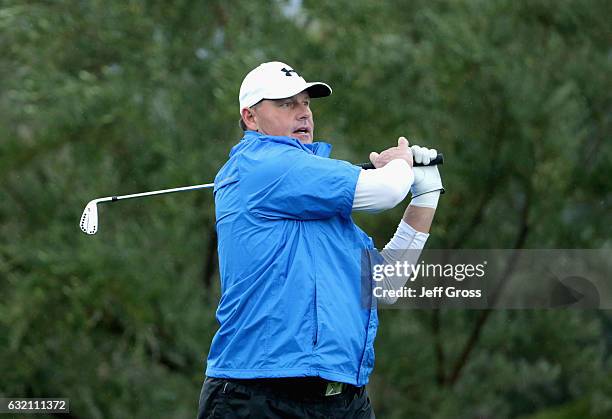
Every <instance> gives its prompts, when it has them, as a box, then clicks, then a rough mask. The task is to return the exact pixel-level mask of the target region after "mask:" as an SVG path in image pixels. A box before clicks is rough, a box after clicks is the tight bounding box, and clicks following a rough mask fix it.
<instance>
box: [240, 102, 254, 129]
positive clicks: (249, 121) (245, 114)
mask: <svg viewBox="0 0 612 419" xmlns="http://www.w3.org/2000/svg"><path fill="white" fill-rule="evenodd" d="M240 117H241V118H242V121H243V122H244V125H246V127H247V129H249V130H251V131H257V117H256V116H255V113H254V112H253V110H252V109H251V108H243V109H242V110H241V111H240Z"/></svg>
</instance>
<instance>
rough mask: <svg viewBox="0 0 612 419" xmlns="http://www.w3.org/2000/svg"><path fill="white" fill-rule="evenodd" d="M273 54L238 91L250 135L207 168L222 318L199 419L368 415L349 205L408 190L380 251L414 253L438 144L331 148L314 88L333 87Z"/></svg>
mask: <svg viewBox="0 0 612 419" xmlns="http://www.w3.org/2000/svg"><path fill="white" fill-rule="evenodd" d="M331 92H332V90H331V88H330V87H329V86H328V85H327V84H325V83H320V82H316V83H307V82H306V81H305V80H304V79H303V78H302V77H301V76H300V75H299V74H298V73H297V72H296V71H295V70H294V69H293V68H291V67H290V66H288V65H287V64H284V63H281V62H270V63H264V64H262V65H260V66H259V67H257V68H255V69H254V70H252V71H251V72H250V73H249V74H248V75H247V76H246V77H245V79H244V81H243V83H242V86H241V88H240V96H239V100H240V114H241V126H242V127H243V129H244V130H245V133H244V138H243V139H242V140H241V141H240V143H239V144H237V145H236V146H235V147H234V148H233V149H232V151H231V153H230V158H229V160H228V162H227V163H226V164H225V165H224V166H223V168H222V169H221V170H220V171H219V173H218V174H217V176H216V178H215V204H216V220H217V233H218V237H219V249H218V250H219V266H220V276H221V293H222V295H221V300H220V302H219V307H218V310H217V320H218V322H219V324H220V328H219V330H218V331H217V333H216V335H215V337H214V339H213V342H212V345H211V348H210V352H209V355H208V363H207V368H206V375H207V378H206V380H205V382H204V385H203V388H202V393H201V396H200V408H199V415H198V417H199V418H209V417H219V418H242V417H255V418H271V417H278V418H286V417H320V418H335V417H349V418H370V417H374V413H373V411H372V407H371V405H370V400H369V398H368V396H367V392H366V391H365V384H367V382H368V377H369V375H370V372H371V371H372V367H373V362H374V350H373V343H374V337H375V334H376V328H377V325H378V318H377V315H376V309H375V308H373V307H364V306H363V305H362V300H361V298H360V297H361V282H360V275H361V272H360V269H361V252H362V251H364V250H369V249H373V248H374V246H373V243H372V240H371V239H370V237H369V236H368V235H366V234H365V233H364V232H363V231H362V230H361V229H359V227H357V226H356V225H355V224H354V223H353V221H352V219H351V212H352V211H371V212H376V211H381V210H385V209H388V208H392V207H394V206H395V205H397V204H398V203H399V202H400V201H401V200H403V199H404V198H405V196H406V195H407V194H408V191H409V190H411V191H412V195H413V199H412V201H411V203H410V205H409V206H408V208H407V209H406V212H405V213H404V217H403V220H402V221H401V222H400V226H399V227H398V230H397V232H396V234H395V235H394V237H393V238H392V240H391V241H390V242H389V244H388V245H387V247H386V248H388V249H410V248H412V249H414V248H416V249H420V248H422V247H423V246H424V244H425V241H426V239H427V237H428V235H427V234H426V233H427V232H428V231H429V228H430V225H431V222H432V219H433V215H434V212H435V208H436V206H437V202H438V197H439V195H440V191H441V190H442V189H443V188H442V183H441V180H440V175H439V172H438V169H437V168H436V167H435V166H432V167H423V168H418V169H419V170H417V168H415V169H414V170H413V169H412V163H413V156H412V152H413V151H414V153H415V159H417V161H423V162H424V163H428V162H429V159H430V158H433V157H434V156H435V155H436V151H435V150H428V149H425V148H421V147H416V146H413V148H412V149H411V148H409V147H408V141H407V140H406V139H405V138H403V137H401V138H400V139H399V140H398V145H397V147H392V148H390V149H388V150H385V151H383V152H382V153H380V154H378V153H375V152H373V153H371V155H370V160H371V161H372V163H373V164H374V166H375V167H376V169H374V170H367V171H366V170H361V169H360V168H359V167H357V166H354V165H352V164H350V163H348V162H344V161H340V160H333V159H330V158H329V153H330V150H331V146H330V145H329V144H327V143H323V142H313V139H314V120H313V116H312V112H311V109H310V101H311V99H313V98H317V97H324V96H328V95H330V94H331Z"/></svg>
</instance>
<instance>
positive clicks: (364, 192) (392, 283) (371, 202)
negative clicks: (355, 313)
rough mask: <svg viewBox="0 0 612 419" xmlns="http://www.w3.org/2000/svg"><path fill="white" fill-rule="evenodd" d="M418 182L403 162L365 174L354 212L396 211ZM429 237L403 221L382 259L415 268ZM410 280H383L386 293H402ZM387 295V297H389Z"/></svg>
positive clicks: (383, 299) (359, 183)
mask: <svg viewBox="0 0 612 419" xmlns="http://www.w3.org/2000/svg"><path fill="white" fill-rule="evenodd" d="M413 182H414V174H413V172H412V168H411V167H410V165H409V164H408V163H407V162H406V161H404V160H401V159H397V160H392V161H390V162H389V163H388V164H387V165H385V166H384V167H382V168H380V169H373V170H362V171H361V173H360V175H359V179H358V181H357V187H356V188H355V198H354V200H353V210H354V211H366V212H379V211H383V210H386V209H390V208H393V207H395V206H396V205H397V204H399V203H400V202H401V201H403V200H404V198H406V195H408V192H409V191H410V187H411V186H412V183H413ZM428 237H429V234H427V233H422V232H419V231H416V230H415V229H414V228H412V227H411V226H410V225H409V224H408V223H406V222H405V221H404V220H401V221H400V223H399V226H398V227H397V230H396V231H395V234H394V235H393V237H392V238H391V240H390V241H389V243H387V245H386V246H385V247H384V249H383V251H382V252H381V255H382V256H383V258H384V260H385V262H386V263H387V264H390V265H393V264H394V263H395V262H396V261H402V262H403V261H407V262H408V263H410V264H413V265H415V264H416V263H417V261H418V258H419V256H420V254H421V252H420V251H421V250H422V249H423V248H424V247H425V243H426V242H427V238H428ZM408 279H409V277H408V276H406V277H387V276H385V277H384V278H383V280H382V284H381V286H382V288H383V289H384V290H392V289H394V290H398V289H401V287H403V286H404V285H405V284H406V282H407V281H408ZM385 295H386V294H385ZM396 300H397V298H390V297H381V298H378V302H379V303H381V304H393V303H395V301H396Z"/></svg>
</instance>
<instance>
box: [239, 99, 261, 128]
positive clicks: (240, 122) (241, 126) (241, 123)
mask: <svg viewBox="0 0 612 419" xmlns="http://www.w3.org/2000/svg"><path fill="white" fill-rule="evenodd" d="M264 100H265V99H262V100H260V101H259V102H257V103H256V104H254V105H253V106H249V108H251V109H253V108H256V107H257V106H259V104H260V103H261V102H263V101H264ZM238 125H240V128H241V129H242V130H243V131H246V130H248V129H249V128H248V127H247V126H246V124H245V123H244V121H243V120H242V115H240V120H239V121H238Z"/></svg>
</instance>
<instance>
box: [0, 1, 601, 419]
mask: <svg viewBox="0 0 612 419" xmlns="http://www.w3.org/2000/svg"><path fill="white" fill-rule="evenodd" d="M610 16H612V3H610V2H608V1H606V0H591V1H588V2H586V4H585V3H584V2H578V1H571V0H563V1H555V2H553V1H550V0H535V1H529V2H515V1H510V0H494V1H491V0H473V1H469V0H461V1H437V2H430V1H423V0H418V1H410V2H407V1H398V0H393V1H387V2H372V1H366V0H353V1H347V0H341V1H335V2H315V1H304V2H302V1H283V0H267V1H258V2H238V1H235V0H230V1H225V2H221V1H217V0H212V1H206V2H191V1H186V0H176V1H174V2H171V3H168V2H160V1H99V0H92V1H87V2H75V1H69V0H61V1H54V2H45V1H33V2H18V1H3V2H0V49H1V50H2V51H3V54H2V56H1V58H0V182H1V185H2V189H1V190H2V199H0V236H1V237H3V240H2V242H0V290H1V293H2V294H1V296H2V298H1V299H0V376H1V377H2V380H1V382H0V394H1V395H4V396H21V397H54V396H57V397H67V398H70V399H71V401H72V410H73V413H74V416H75V417H87V418H89V417H91V418H106V417H112V418H123V417H125V418H133V417H147V418H155V417H175V418H182V417H192V416H193V415H194V413H195V409H196V406H197V397H198V393H199V389H200V385H201V381H202V378H203V368H204V360H205V357H206V353H207V350H208V345H209V344H210V340H211V337H212V335H213V334H214V331H215V328H216V325H215V318H214V311H215V308H216V303H217V301H218V298H219V287H218V276H217V275H216V274H214V275H213V276H212V278H210V277H209V273H210V272H211V271H212V272H213V273H214V269H213V268H214V266H216V265H215V263H216V262H215V261H214V258H212V259H211V258H209V257H208V256H209V251H210V249H211V248H212V247H214V238H213V232H214V201H213V198H212V195H211V194H210V193H209V192H194V193H191V194H180V195H174V196H168V197H159V198H151V199H148V200H146V201H145V200H142V201H128V202H125V203H123V202H122V203H118V204H114V205H101V206H100V221H101V222H100V232H99V233H98V235H97V236H94V237H85V236H83V235H82V234H81V233H80V232H79V231H78V227H77V221H78V218H79V216H80V211H81V210H82V208H83V207H84V205H85V204H86V202H87V201H88V200H90V199H92V198H94V197H99V196H108V195H113V194H124V193H132V192H139V191H146V190H153V189H161V188H166V187H173V186H181V185H189V184H194V183H204V182H208V181H211V180H212V179H213V178H214V175H215V173H216V172H217V170H218V169H219V168H220V166H221V165H222V164H223V162H224V161H225V159H226V158H227V154H228V152H229V150H230V148H231V147H232V145H233V144H235V143H236V142H237V141H238V140H239V138H240V134H241V132H240V130H239V128H238V125H237V120H238V104H237V93H238V88H239V85H240V82H241V80H242V78H243V77H244V75H245V74H246V72H247V71H248V70H249V69H250V68H252V67H253V66H255V65H257V64H258V63H260V62H262V61H267V60H274V59H277V60H282V61H286V62H288V63H290V64H292V65H294V66H295V67H296V68H298V69H299V70H300V72H301V73H302V74H303V75H305V77H306V78H308V79H317V80H324V81H328V82H329V83H330V84H331V85H332V87H333V88H334V94H333V95H332V96H331V97H330V98H329V99H325V100H320V101H315V103H314V111H315V117H316V122H317V134H318V136H320V137H321V138H323V139H326V140H328V141H330V142H331V143H333V144H334V150H335V155H334V156H335V157H336V158H341V159H346V160H350V161H355V162H357V161H364V160H365V158H366V156H367V155H368V153H369V152H370V151H372V150H377V151H379V150H382V149H384V148H387V147H390V146H393V145H394V143H395V141H396V139H397V137H398V136H400V135H406V136H408V138H409V139H410V140H411V141H414V142H416V143H419V144H422V145H426V146H430V147H435V148H437V149H439V150H441V151H443V152H444V153H445V155H446V159H447V160H446V164H445V166H444V167H443V168H442V174H443V180H444V184H445V186H446V188H447V193H446V194H445V195H444V196H443V197H442V199H441V203H440V207H439V209H438V212H437V215H436V220H435V225H434V227H433V229H432V235H431V238H430V239H429V240H430V241H429V244H428V245H429V246H430V247H439V248H443V247H445V248H460V247H461V248H513V247H527V248H529V247H531V248H599V247H606V248H609V247H610V245H611V244H612V243H611V242H610V237H611V234H610V233H611V232H612V231H611V230H610V217H609V211H610V208H611V205H612V195H611V194H610V190H611V188H610V178H609V174H610V173H612V149H611V147H610V145H609V141H607V140H609V138H610V132H611V129H610V128H611V123H612V121H611V119H612V99H611V95H610V92H611V91H612V83H611V79H610V75H611V74H612V71H611V70H612V68H611V67H612V61H611V60H610V45H609V41H610V29H609V20H610ZM402 211H403V208H400V207H398V208H396V209H394V210H392V211H388V212H386V213H384V214H377V215H359V216H356V217H355V219H356V221H357V222H358V224H359V225H360V226H362V227H363V229H364V230H365V231H367V232H368V233H369V234H370V235H371V236H372V237H373V238H374V239H375V242H376V243H377V244H378V245H379V246H382V245H384V243H385V242H386V241H387V240H388V238H389V237H390V236H391V235H392V233H393V231H394V229H395V226H396V225H397V223H398V221H399V219H400V216H401V214H402ZM208 280H211V283H212V285H207V284H208V282H207V281H208ZM480 315H481V313H480V312H474V311H471V312H463V311H443V312H437V313H435V312H429V311H401V312H400V311H385V312H383V313H381V328H380V331H379V335H378V339H377V364H376V365H377V366H376V370H375V373H374V374H373V376H372V384H371V386H370V391H371V393H372V398H373V400H374V403H375V405H376V408H377V413H378V415H379V416H381V417H389V418H393V417H397V418H404V417H435V418H476V417H478V418H488V417H495V418H503V417H518V416H522V417H529V418H531V419H536V418H538V419H540V418H542V419H543V418H565V417H587V416H586V415H591V417H593V418H596V417H609V415H610V413H611V412H612V397H611V394H612V382H611V381H610V376H612V366H611V364H610V353H611V349H612V320H611V317H610V314H609V313H607V312H578V311H543V312H526V311H525V312H495V313H492V315H491V316H490V317H489V318H488V321H487V322H486V323H485V324H484V325H483V326H482V330H481V332H480V335H479V339H478V340H477V341H476V342H475V346H474V348H473V349H472V350H471V351H470V354H469V356H468V357H467V359H466V360H465V362H464V363H463V364H462V363H461V362H460V359H461V358H460V355H461V354H462V351H463V350H464V348H465V345H466V342H467V341H468V337H469V336H470V334H471V332H472V330H473V329H474V327H475V326H474V325H475V324H477V321H478V318H479V316H480ZM458 365H461V367H460V368H458V371H459V372H458V373H457V374H456V377H455V378H452V377H453V371H455V370H457V366H458ZM538 411H542V412H541V413H537V412H538Z"/></svg>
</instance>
